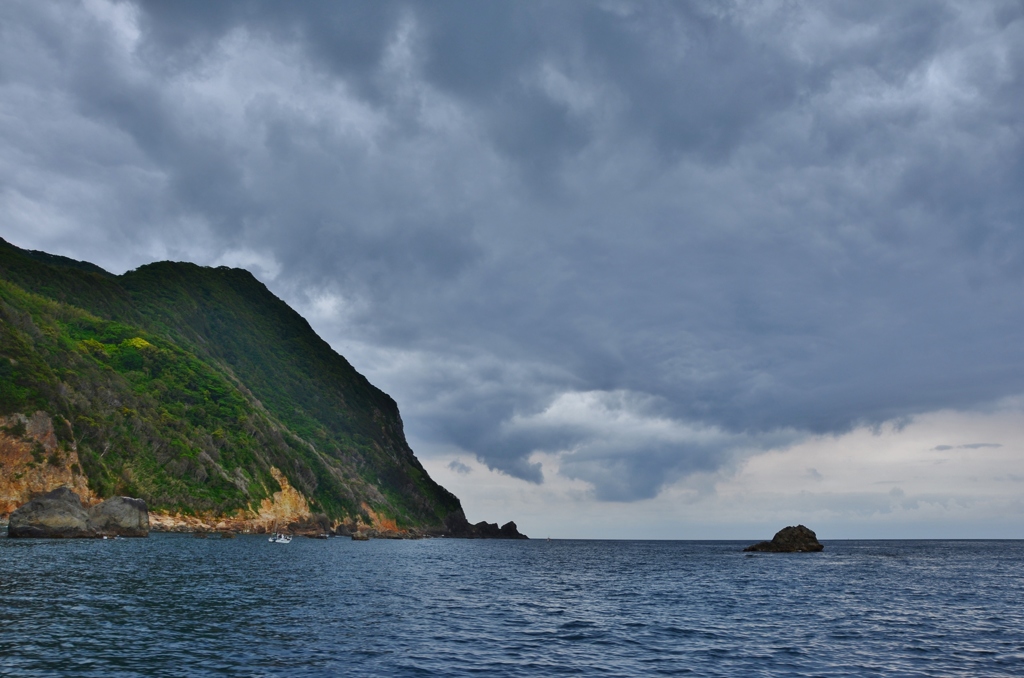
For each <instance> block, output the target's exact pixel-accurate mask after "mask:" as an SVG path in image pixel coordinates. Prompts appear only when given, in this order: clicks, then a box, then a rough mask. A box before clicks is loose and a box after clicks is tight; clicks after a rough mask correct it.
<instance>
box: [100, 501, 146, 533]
mask: <svg viewBox="0 0 1024 678" xmlns="http://www.w3.org/2000/svg"><path fill="white" fill-rule="evenodd" d="M89 529H91V530H92V531H93V532H94V533H95V534H97V535H100V536H107V537H113V536H119V537H146V536H148V535H149V511H148V509H147V508H146V502H144V501H142V500H141V499H133V498H131V497H111V498H110V499H107V500H106V501H104V502H101V503H99V504H96V506H93V507H92V508H90V509H89Z"/></svg>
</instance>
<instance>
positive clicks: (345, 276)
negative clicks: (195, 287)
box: [0, 2, 1024, 501]
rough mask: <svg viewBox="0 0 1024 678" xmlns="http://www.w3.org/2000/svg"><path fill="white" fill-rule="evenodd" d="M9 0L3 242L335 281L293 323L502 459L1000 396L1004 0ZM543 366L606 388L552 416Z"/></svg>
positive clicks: (1022, 362) (837, 421)
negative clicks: (326, 307)
mask: <svg viewBox="0 0 1024 678" xmlns="http://www.w3.org/2000/svg"><path fill="white" fill-rule="evenodd" d="M97 7H99V8H101V9H103V8H107V9H111V8H112V9H111V11H113V12H115V13H116V12H122V14H123V16H122V19H123V20H124V21H126V22H128V23H131V21H135V22H136V23H135V26H136V27H137V28H138V30H139V39H138V42H137V43H134V46H129V47H125V44H126V41H130V40H131V39H132V38H131V36H130V35H127V34H126V33H124V32H123V31H122V28H123V27H122V28H118V25H117V24H116V22H114V23H111V22H110V21H108V20H107V19H105V18H104V16H103V15H102V12H99V13H97V11H96V10H95V8H97ZM470 8H471V11H470ZM103 11H106V10H103ZM0 18H2V21H0V31H2V35H3V40H2V41H0V54H2V58H0V106H3V110H4V111H5V112H6V113H7V115H6V117H4V118H3V120H7V121H18V122H17V124H14V123H13V122H0V147H2V148H3V149H4V153H3V154H0V186H2V187H3V191H2V192H0V208H2V209H3V210H4V213H5V215H6V220H5V222H4V224H3V225H0V230H2V231H3V233H2V235H3V236H4V237H5V238H8V239H10V240H12V241H13V242H15V243H16V244H19V245H23V246H29V247H33V248H36V249H46V250H49V251H55V252H59V253H61V254H66V255H69V256H77V257H79V258H86V259H91V260H94V261H97V263H100V264H102V265H105V266H108V267H110V268H113V269H117V270H124V269H126V268H130V267H132V266H136V265H138V264H141V263H145V262H146V261H148V260H151V259H153V258H156V257H174V258H186V259H191V260H195V261H198V262H200V263H218V262H220V261H222V260H246V257H257V258H262V259H260V260H261V261H262V260H267V261H269V263H267V264H266V266H264V267H263V268H262V269H261V270H264V271H278V272H277V274H276V275H275V276H274V277H273V278H270V277H268V278H266V280H267V282H268V284H270V285H271V286H272V287H273V289H274V290H275V291H276V292H277V293H278V294H281V295H282V296H283V297H285V298H287V299H288V300H289V301H290V302H292V303H295V304H296V305H297V306H299V307H301V308H312V305H313V304H314V302H315V299H317V298H319V297H321V296H323V295H327V296H330V297H332V298H336V299H339V300H341V301H340V302H339V304H338V308H343V312H342V311H337V315H336V316H331V315H330V314H326V315H323V316H322V317H319V318H318V319H316V320H315V322H314V325H315V326H316V327H317V328H318V330H319V331H320V332H321V333H323V334H324V336H325V337H326V338H327V339H329V340H330V341H332V343H333V344H334V345H335V346H337V347H338V348H339V349H341V350H342V351H343V352H345V353H346V354H347V355H348V357H349V358H350V359H352V360H353V362H354V363H355V364H356V365H357V367H361V368H362V369H364V370H365V371H366V372H367V373H368V376H370V378H371V379H372V380H373V381H375V382H376V383H380V384H381V385H382V386H383V387H384V388H385V389H386V390H388V391H389V392H390V393H391V394H392V395H393V396H395V397H396V399H397V400H398V402H399V404H400V406H401V408H402V411H403V417H404V418H405V421H406V424H407V429H408V430H409V431H410V433H412V434H413V435H414V436H415V437H416V438H418V439H422V440H427V441H430V442H436V443H439V444H443V445H449V446H454V447H456V448H459V449H461V450H463V451H465V452H466V453H468V454H472V455H476V456H477V457H478V458H479V459H480V460H482V461H483V462H484V463H486V464H487V465H489V466H490V467H491V468H495V469H500V470H503V471H505V472H507V473H510V474H513V475H516V476H518V477H521V478H524V479H528V480H531V481H533V482H542V481H543V477H542V474H541V469H540V467H539V466H538V465H537V464H536V463H535V462H532V461H531V455H533V454H534V453H537V452H542V453H547V454H553V455H558V457H559V463H560V469H561V472H562V473H564V474H566V475H569V476H571V477H575V478H580V479H583V480H586V481H589V482H591V483H592V484H593V485H594V487H595V491H596V493H597V495H598V496H599V497H601V498H604V499H610V500H616V501H620V500H631V499H637V498H641V497H649V496H651V495H653V494H655V493H657V492H658V491H659V490H660V489H661V488H662V487H663V486H664V484H665V483H667V482H672V481H673V480H675V479H678V478H680V477H682V476H685V475H687V474H691V473H694V472H700V471H709V470H714V469H717V468H721V467H723V466H725V465H728V464H730V463H733V462H734V461H735V459H736V458H737V457H738V456H742V455H745V454H752V453H756V452H757V451H759V450H764V449H770V448H771V447H772V446H779V445H785V444H788V443H789V442H792V441H793V440H796V439H798V438H799V437H800V436H802V435H807V434H811V433H840V432H843V431H848V430H850V429H851V428H852V427H855V426H859V425H869V426H870V425H878V424H879V423H881V422H886V421H894V420H902V421H906V420H907V419H908V418H909V417H913V416H914V415H915V414H919V413H923V412H928V411H934V410H938V409H944V408H952V409H966V408H972V407H977V406H980V405H983V404H985V403H989V402H991V401H993V400H996V399H998V398H1001V397H1005V396H1009V395H1014V394H1018V393H1020V392H1022V391H1024V349H1022V347H1021V345H1020V342H1019V336H1020V331H1021V329H1022V327H1021V321H1020V318H1022V317H1024V313H1022V312H1024V298H1022V297H1021V295H1020V293H1019V287H1020V280H1021V274H1022V272H1024V232H1022V230H1021V227H1020V225H1021V224H1022V223H1024V194H1022V193H1021V191H1020V190H1019V187H1020V186H1021V185H1022V184H1024V161H1022V160H1021V159H1022V158H1024V135H1022V133H1021V131H1020V128H1019V125H1017V124H1016V121H1017V119H1018V118H1019V111H1020V109H1021V102H1022V100H1024V86H1022V79H1021V73H1022V72H1024V71H1022V69H1024V12H1022V10H1021V8H1020V6H1019V5H1017V4H1014V3H1002V2H991V3H972V4H971V5H970V6H966V5H962V4H955V3H934V2H906V3H895V4H894V3H881V2H879V3H858V4H856V5H850V4H848V3H795V4H794V3H784V4H778V5H775V4H772V3H762V4H758V5H756V6H750V5H745V4H735V5H734V4H722V3H717V4H707V5H702V4H699V3H698V4H678V3H629V2H626V3H590V4H567V3H558V2H551V3H531V4H522V5H517V4H509V3H488V4H487V5H486V6H484V7H481V6H480V5H479V4H478V3H473V4H472V5H468V4H461V3H430V4H422V3H401V2H376V3H358V4H357V3H346V4H339V3H326V2H325V3H319V2H316V3H314V2H310V3H303V4H301V5H284V4H281V3H271V2H253V3H198V2H197V3H185V2H182V3H163V2H141V3H114V4H111V5H110V6H109V7H107V5H105V4H104V3H102V2H100V3H95V4H94V5H90V6H86V5H78V4H74V3H67V4H65V5H61V6H60V7H59V9H52V6H47V5H41V4H38V3H29V2H20V3H19V2H12V3H6V4H5V5H3V6H2V7H0ZM119 20H121V19H119ZM129 33H130V31H129ZM240 253H241V254H240ZM346 347H348V348H346ZM385 354H386V356H387V359H388V360H391V361H392V362H393V363H394V364H396V365H403V366H404V368H402V369H398V368H390V367H388V366H387V365H388V363H387V361H386V360H384V358H383V357H382V356H384V355H385ZM361 360H362V361H363V362H362V363H361V362H360V361H361ZM362 365H366V367H362ZM567 394H568V395H570V396H572V395H574V394H576V395H578V394H598V395H600V397H598V396H597V395H595V396H594V398H595V400H593V401H587V400H586V399H584V400H581V401H579V402H584V401H586V402H585V403H584V405H580V407H582V408H583V409H582V410H581V411H580V413H575V414H574V413H570V414H571V416H570V414H565V413H563V414H565V416H564V417H563V418H561V419H557V420H556V419H555V418H552V417H553V415H552V414H551V411H552V410H551V408H552V406H553V405H559V404H560V405H559V406H565V407H568V406H569V405H572V404H573V403H576V404H579V403H578V402H577V401H574V400H572V399H571V398H570V399H568V400H566V399H565V396H566V395H567ZM601 394H603V395H601ZM615 394H628V396H623V397H624V398H626V400H624V401H623V402H624V403H625V404H620V405H614V404H609V403H613V401H615V398H616V397H618V396H616V395H615ZM601 398H604V400H602V399H601ZM630 398H631V399H632V400H630ZM567 403H568V405H567ZM587 403H589V404H587ZM595 403H596V404H595ZM587 407H590V408H591V409H587ZM560 416H562V415H560ZM616 417H620V418H624V419H623V421H626V420H628V422H629V426H630V427H632V428H629V429H628V430H629V431H630V433H629V435H628V436H626V435H625V434H622V435H620V434H618V433H614V431H615V430H616V429H615V428H614V427H609V425H608V421H611V420H615V421H618V420H616V419H615V418H616ZM524 422H525V423H524ZM527 424H528V425H527ZM993 444H994V443H978V444H976V445H993ZM945 447H946V446H940V447H939V448H936V449H945ZM965 449H971V448H969V447H967V448H965Z"/></svg>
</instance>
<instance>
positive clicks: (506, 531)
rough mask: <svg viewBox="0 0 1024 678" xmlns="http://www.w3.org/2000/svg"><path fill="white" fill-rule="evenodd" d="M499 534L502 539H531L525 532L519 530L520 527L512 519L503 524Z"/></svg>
mask: <svg viewBox="0 0 1024 678" xmlns="http://www.w3.org/2000/svg"><path fill="white" fill-rule="evenodd" d="M498 534H499V538H500V539H529V537H527V536H526V535H525V534H521V533H520V532H519V528H518V527H516V524H515V523H514V522H512V521H511V520H510V521H508V522H507V523H505V524H504V525H502V526H501V529H500V530H498Z"/></svg>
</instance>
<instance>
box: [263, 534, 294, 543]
mask: <svg viewBox="0 0 1024 678" xmlns="http://www.w3.org/2000/svg"><path fill="white" fill-rule="evenodd" d="M267 541H269V542H270V543H271V544H290V543H292V536H291V535H290V534H285V533H283V532H275V533H274V534H272V535H271V536H270V539H268V540H267Z"/></svg>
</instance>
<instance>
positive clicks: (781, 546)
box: [743, 525, 825, 553]
mask: <svg viewBox="0 0 1024 678" xmlns="http://www.w3.org/2000/svg"><path fill="white" fill-rule="evenodd" d="M824 548H825V547H824V546H823V545H822V544H821V543H820V542H819V541H818V535H816V534H814V531H813V530H810V529H808V528H806V527H804V526H803V525H797V526H796V527H793V526H792V525H791V526H789V527H784V528H782V529H781V530H779V531H778V532H776V533H775V536H774V537H773V538H772V540H771V541H762V542H760V543H758V544H753V545H752V546H748V547H747V548H745V549H743V550H744V551H763V552H767V553H813V552H815V551H821V550H822V549H824Z"/></svg>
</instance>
